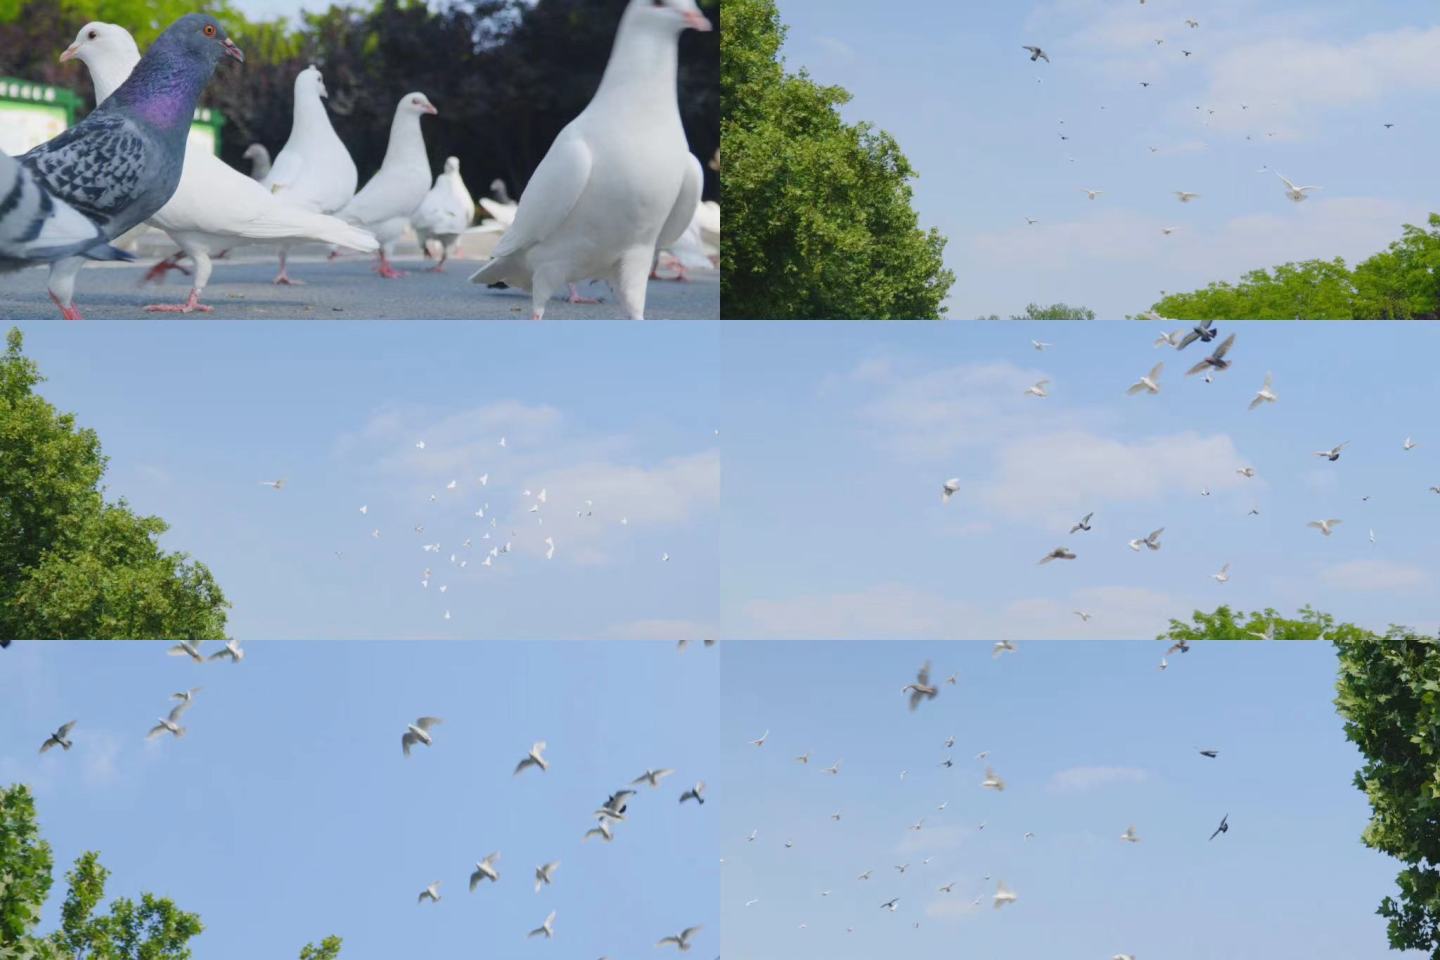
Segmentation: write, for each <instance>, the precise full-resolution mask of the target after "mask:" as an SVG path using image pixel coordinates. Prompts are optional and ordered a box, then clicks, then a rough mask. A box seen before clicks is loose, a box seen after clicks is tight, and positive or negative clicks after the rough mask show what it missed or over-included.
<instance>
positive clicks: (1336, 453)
mask: <svg viewBox="0 0 1440 960" xmlns="http://www.w3.org/2000/svg"><path fill="white" fill-rule="evenodd" d="M1349 443H1350V441H1349V440H1346V441H1345V443H1342V444H1340V445H1339V446H1334V447H1331V448H1330V449H1329V450H1316V451H1315V456H1317V457H1324V458H1325V459H1326V460H1329V461H1330V462H1331V463H1334V462H1335V461H1336V460H1339V459H1340V451H1341V450H1344V449H1345V447H1346V445H1348V444H1349Z"/></svg>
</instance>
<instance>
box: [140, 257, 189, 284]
mask: <svg viewBox="0 0 1440 960" xmlns="http://www.w3.org/2000/svg"><path fill="white" fill-rule="evenodd" d="M183 256H185V252H184V251H183V250H177V251H175V253H173V254H171V255H170V256H168V257H166V258H165V259H164V260H161V261H160V262H159V263H157V264H155V266H153V267H151V268H150V269H149V270H148V271H147V272H146V274H145V276H143V277H141V278H140V285H141V286H142V287H143V286H144V285H145V284H147V283H159V282H160V281H162V280H164V279H165V274H167V273H169V272H170V271H171V270H179V271H180V272H181V273H183V274H185V276H187V277H188V276H190V271H189V270H187V269H186V268H185V267H182V266H180V258H181V257H183Z"/></svg>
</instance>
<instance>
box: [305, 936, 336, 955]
mask: <svg viewBox="0 0 1440 960" xmlns="http://www.w3.org/2000/svg"><path fill="white" fill-rule="evenodd" d="M342 942H343V941H342V940H341V939H340V938H339V937H333V936H332V937H326V938H325V939H324V940H322V941H320V945H319V946H316V945H315V944H313V943H307V944H305V946H304V947H302V948H301V949H300V960H335V958H336V957H338V956H340V944H341V943H342Z"/></svg>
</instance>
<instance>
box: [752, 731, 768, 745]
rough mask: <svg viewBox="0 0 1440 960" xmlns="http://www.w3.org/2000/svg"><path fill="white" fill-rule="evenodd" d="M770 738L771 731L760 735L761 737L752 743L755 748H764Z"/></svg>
mask: <svg viewBox="0 0 1440 960" xmlns="http://www.w3.org/2000/svg"><path fill="white" fill-rule="evenodd" d="M769 736H770V731H769V730H766V731H765V732H764V733H762V734H760V736H758V737H756V738H755V739H754V740H751V741H750V742H751V743H753V744H754V745H755V746H757V747H763V746H765V739H766V738H767V737H769Z"/></svg>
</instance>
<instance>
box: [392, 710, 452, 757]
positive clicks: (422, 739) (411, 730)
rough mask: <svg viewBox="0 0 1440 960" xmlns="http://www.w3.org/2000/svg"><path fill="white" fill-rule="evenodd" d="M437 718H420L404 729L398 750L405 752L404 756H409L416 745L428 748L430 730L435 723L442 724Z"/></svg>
mask: <svg viewBox="0 0 1440 960" xmlns="http://www.w3.org/2000/svg"><path fill="white" fill-rule="evenodd" d="M443 722H444V721H442V720H441V719H440V718H439V717H421V718H420V719H418V720H416V721H415V722H414V723H412V724H409V725H407V726H406V727H405V734H404V735H403V736H402V737H401V738H400V749H401V750H403V751H405V756H407V757H408V756H410V748H411V747H413V746H415V744H417V743H423V744H425V746H427V747H428V746H430V743H431V737H430V728H431V727H433V726H435V725H436V724H437V723H443Z"/></svg>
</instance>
